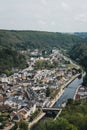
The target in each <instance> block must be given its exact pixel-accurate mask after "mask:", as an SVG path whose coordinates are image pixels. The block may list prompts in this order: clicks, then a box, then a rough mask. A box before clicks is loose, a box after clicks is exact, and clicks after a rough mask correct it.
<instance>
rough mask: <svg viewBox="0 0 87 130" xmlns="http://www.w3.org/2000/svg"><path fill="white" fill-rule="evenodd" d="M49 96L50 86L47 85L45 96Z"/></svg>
mask: <svg viewBox="0 0 87 130" xmlns="http://www.w3.org/2000/svg"><path fill="white" fill-rule="evenodd" d="M49 96H50V88H49V87H48V88H47V89H46V97H49Z"/></svg>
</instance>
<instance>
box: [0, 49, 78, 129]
mask: <svg viewBox="0 0 87 130" xmlns="http://www.w3.org/2000/svg"><path fill="white" fill-rule="evenodd" d="M28 52H29V54H30V57H29V58H28V59H27V63H28V67H27V68H25V69H24V70H18V69H17V68H16V69H14V70H13V71H14V73H13V74H12V75H11V76H9V77H7V76H6V74H1V75H0V115H3V118H2V119H1V117H0V121H1V122H2V123H0V126H1V127H2V128H3V127H4V126H6V127H7V126H9V125H11V124H12V122H18V121H20V120H22V119H24V120H27V121H29V122H30V121H32V120H33V119H34V118H35V115H37V114H39V112H40V111H41V109H42V108H44V107H51V106H52V101H53V99H54V98H55V96H56V95H61V94H62V89H63V88H62V87H61V86H63V85H64V84H66V83H67V82H68V81H69V80H70V79H71V78H72V76H75V75H76V74H78V73H80V69H78V68H77V66H75V65H74V64H72V63H71V62H70V61H69V60H68V59H67V58H65V57H64V56H63V54H62V52H61V51H60V50H58V49H53V50H52V52H51V53H50V54H49V55H47V52H46V51H44V52H42V53H41V52H40V51H39V50H38V49H35V50H34V51H31V50H28ZM21 53H25V52H21Z"/></svg>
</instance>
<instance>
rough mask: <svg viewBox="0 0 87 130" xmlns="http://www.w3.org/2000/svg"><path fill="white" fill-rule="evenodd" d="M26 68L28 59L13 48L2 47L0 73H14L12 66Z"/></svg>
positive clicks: (0, 50)
mask: <svg viewBox="0 0 87 130" xmlns="http://www.w3.org/2000/svg"><path fill="white" fill-rule="evenodd" d="M13 67H14V68H20V69H21V68H25V67H26V59H25V57H24V56H23V55H21V54H19V53H18V52H17V51H15V50H12V49H11V48H4V49H0V73H6V74H7V76H9V75H11V74H12V68H13Z"/></svg>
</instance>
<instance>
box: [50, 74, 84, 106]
mask: <svg viewBox="0 0 87 130" xmlns="http://www.w3.org/2000/svg"><path fill="white" fill-rule="evenodd" d="M83 76H84V74H83V75H82V77H81V78H80V79H79V78H76V79H75V80H73V81H72V82H71V83H70V84H69V85H68V86H67V88H65V89H64V93H63V94H62V96H61V97H60V98H59V100H57V102H56V103H55V105H54V106H53V107H61V105H62V103H63V102H66V101H67V100H68V99H69V98H73V97H74V95H75V91H76V89H77V87H78V86H79V85H80V84H82V82H83Z"/></svg>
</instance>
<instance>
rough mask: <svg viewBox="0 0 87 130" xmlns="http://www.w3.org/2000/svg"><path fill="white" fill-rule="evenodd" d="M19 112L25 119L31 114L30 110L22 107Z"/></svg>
mask: <svg viewBox="0 0 87 130" xmlns="http://www.w3.org/2000/svg"><path fill="white" fill-rule="evenodd" d="M18 114H20V115H21V116H22V118H23V119H27V117H28V116H29V115H30V110H27V109H25V108H22V109H20V110H19V111H18Z"/></svg>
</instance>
